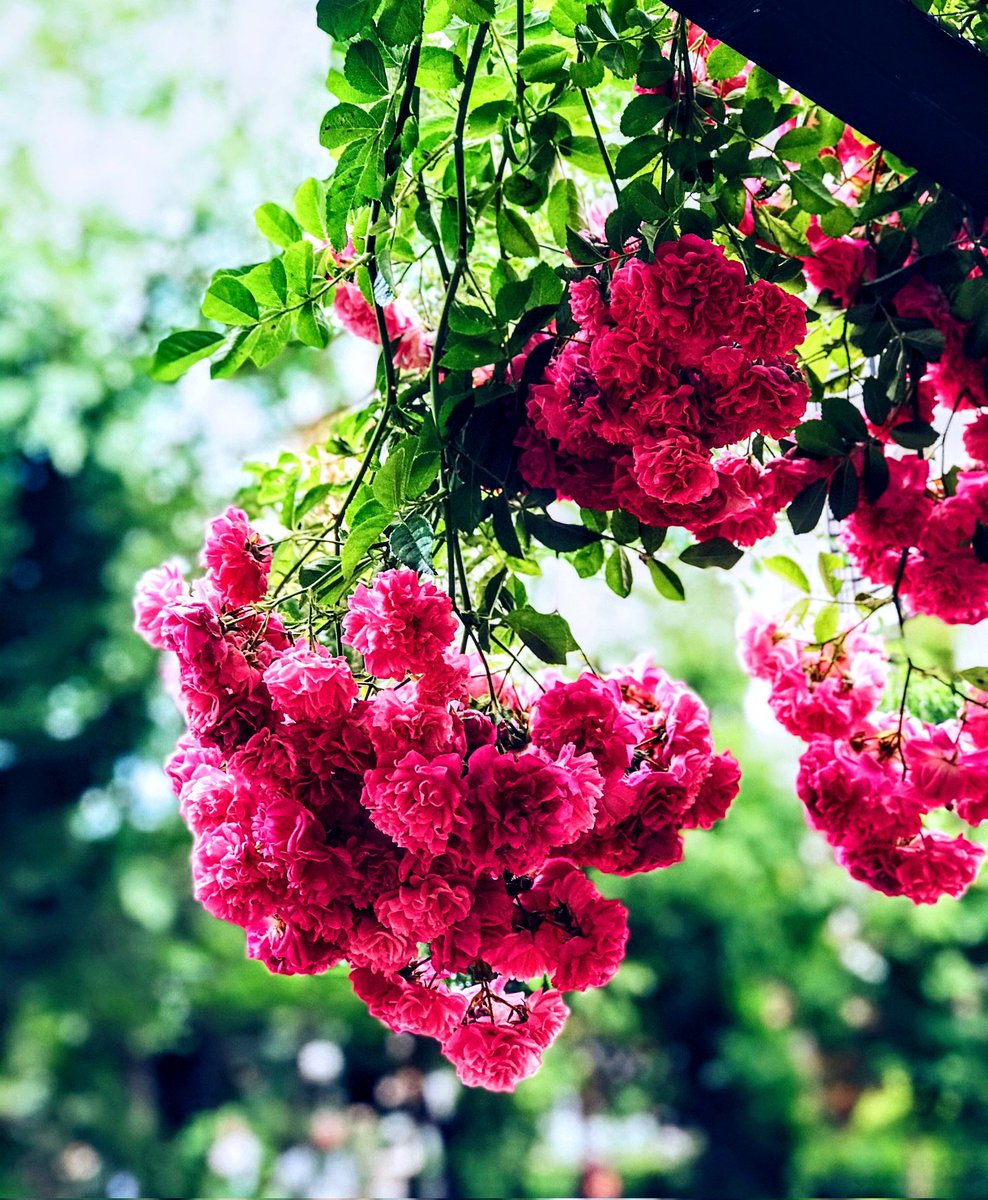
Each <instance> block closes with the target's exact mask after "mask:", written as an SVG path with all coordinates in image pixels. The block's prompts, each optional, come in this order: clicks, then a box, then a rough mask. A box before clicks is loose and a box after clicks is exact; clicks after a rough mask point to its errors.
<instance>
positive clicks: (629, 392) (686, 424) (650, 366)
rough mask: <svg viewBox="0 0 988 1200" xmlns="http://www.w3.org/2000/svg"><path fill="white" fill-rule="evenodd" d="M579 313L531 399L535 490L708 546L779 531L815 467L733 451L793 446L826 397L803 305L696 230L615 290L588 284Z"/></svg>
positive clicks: (620, 278)
mask: <svg viewBox="0 0 988 1200" xmlns="http://www.w3.org/2000/svg"><path fill="white" fill-rule="evenodd" d="M569 301H570V307H571V309H572V313H573V317H574V319H575V320H576V321H577V323H578V325H579V333H578V334H577V336H576V337H574V338H572V339H569V340H568V341H566V342H565V343H564V344H563V346H562V348H561V349H560V351H559V353H558V355H557V356H556V357H555V358H554V359H553V361H552V363H551V364H550V366H549V369H548V372H547V376H546V381H545V382H544V383H539V384H537V385H535V386H533V387H531V388H530V389H529V391H528V400H527V414H528V420H529V422H530V424H529V425H528V426H526V427H525V428H523V430H522V431H521V434H520V435H519V445H520V447H521V451H522V453H521V458H520V464H519V466H520V470H521V474H522V476H523V478H524V479H525V480H526V482H527V483H529V484H530V485H532V486H533V487H539V488H552V489H554V490H555V491H556V493H557V495H559V496H562V497H565V498H566V499H570V500H575V501H576V502H577V503H578V504H580V505H582V506H583V507H585V508H596V509H614V508H624V509H626V510H627V511H628V512H631V513H633V514H634V515H635V516H636V517H638V519H639V520H641V521H642V522H643V523H644V524H646V525H656V526H661V527H668V526H671V525H678V526H682V527H684V528H686V529H688V530H689V531H690V532H692V533H694V534H695V535H696V536H697V537H698V538H699V539H700V540H705V539H707V538H710V537H715V536H723V535H724V534H725V533H726V534H727V535H728V536H732V535H733V536H734V537H736V538H738V539H739V540H742V541H744V542H745V544H750V543H751V541H753V540H755V539H756V538H757V537H760V536H766V535H767V534H768V533H771V532H772V530H773V529H774V527H775V522H774V515H775V513H776V512H778V511H779V509H781V508H783V507H784V506H785V504H786V503H787V502H788V501H789V500H791V499H792V497H793V495H794V494H795V492H796V491H798V490H799V487H800V486H801V485H802V484H803V483H804V482H806V480H805V477H804V475H803V474H802V468H800V467H798V466H796V465H795V464H792V463H790V462H787V461H784V460H780V461H779V462H778V463H777V464H776V465H775V466H773V467H772V468H771V469H769V470H762V469H760V467H759V466H758V464H757V463H753V462H751V461H749V460H748V458H747V456H746V455H739V454H738V453H736V452H735V453H726V454H725V453H720V454H718V453H717V452H718V451H721V452H723V451H724V450H725V449H726V448H727V447H732V446H735V445H737V444H738V443H743V442H746V441H747V440H748V439H749V438H751V437H753V436H754V435H756V434H760V435H762V436H763V437H772V438H782V437H785V436H787V435H788V434H789V433H791V431H792V429H793V428H794V427H795V425H797V424H798V422H799V420H800V418H801V417H802V415H803V413H804V411H805V409H806V403H807V400H808V399H809V394H810V393H809V388H808V387H807V385H806V382H805V380H804V379H803V377H802V375H801V374H800V372H799V370H798V369H797V366H796V359H795V356H794V354H793V353H792V352H793V350H794V349H795V348H796V346H798V345H799V344H800V343H801V342H802V341H803V339H804V337H805V336H806V317H805V311H804V306H803V304H802V302H801V301H800V300H799V299H797V298H796V297H795V296H792V295H790V294H789V293H787V292H785V291H783V290H782V289H781V288H779V287H776V286H774V285H773V284H771V283H766V282H765V281H762V280H759V281H757V282H755V283H753V284H749V283H747V282H746V280H745V272H744V268H743V267H742V265H741V264H740V263H739V262H735V261H732V260H731V259H729V258H727V257H726V255H725V254H724V251H723V249H722V248H721V247H720V246H716V245H714V244H713V243H711V242H709V241H705V240H704V239H702V238H699V237H696V236H694V235H692V234H687V235H686V236H685V237H683V238H680V239H679V240H678V241H675V242H665V243H663V244H661V245H657V246H656V247H655V251H654V255H653V256H652V257H651V258H650V259H649V261H647V262H645V261H642V259H640V258H631V259H628V261H626V262H624V263H623V264H622V265H621V266H619V267H618V268H617V269H616V270H615V271H614V272H613V273H612V274H611V276H610V278H609V280H607V281H606V282H605V281H603V280H601V278H600V277H599V276H598V275H597V274H592V275H589V276H587V277H585V278H584V279H581V280H580V281H579V282H577V283H574V284H573V285H572V287H571V288H570V293H569ZM793 482H795V487H792V486H791V484H792V483H793ZM749 527H750V529H751V530H752V531H753V536H750V537H749V536H746V535H747V532H748V528H749Z"/></svg>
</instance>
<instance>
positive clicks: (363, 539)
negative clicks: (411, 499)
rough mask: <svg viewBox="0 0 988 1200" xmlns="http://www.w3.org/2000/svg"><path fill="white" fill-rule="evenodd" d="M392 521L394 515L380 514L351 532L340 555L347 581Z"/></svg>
mask: <svg viewBox="0 0 988 1200" xmlns="http://www.w3.org/2000/svg"><path fill="white" fill-rule="evenodd" d="M392 519H393V514H392V513H380V514H378V515H376V516H373V517H370V518H369V519H368V520H366V521H361V523H360V524H359V525H358V526H357V527H356V529H353V530H351V532H350V533H349V535H348V536H347V539H346V541H345V542H344V544H343V551H342V553H341V554H340V566H341V567H342V568H343V574H344V576H345V577H346V578H347V579H349V578H350V577H351V576H352V575H353V574H354V572H355V571H356V570H357V569H358V567H359V566H360V563H361V560H362V559H363V557H364V555H365V554H366V553H367V551H368V550H369V549H370V548H371V546H373V545H374V543H375V542H376V541H378V539H379V538H380V537H381V535H382V534H383V533H384V531H385V529H387V527H388V526H389V525H390V524H391V521H392Z"/></svg>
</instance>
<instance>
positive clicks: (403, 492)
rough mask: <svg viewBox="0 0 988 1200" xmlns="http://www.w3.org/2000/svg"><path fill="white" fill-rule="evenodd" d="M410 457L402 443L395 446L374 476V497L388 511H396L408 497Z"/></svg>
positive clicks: (410, 468)
mask: <svg viewBox="0 0 988 1200" xmlns="http://www.w3.org/2000/svg"><path fill="white" fill-rule="evenodd" d="M410 458H411V456H410V455H409V453H408V449H407V448H406V447H405V446H404V445H399V446H396V447H395V448H394V449H393V450H392V451H391V453H390V454H389V455H388V457H387V459H386V460H385V461H384V463H383V464H382V466H381V467H380V469H379V470H378V472H377V474H376V475H375V476H374V498H375V499H376V500H378V501H379V502H380V503H381V504H382V505H383V506H384V508H385V509H387V510H388V512H392V513H394V512H397V511H398V509H399V508H400V507H401V506H402V504H403V503H404V502H405V500H406V499H407V497H408V480H409V476H410V475H411V470H412V464H411V462H410V461H409V460H410Z"/></svg>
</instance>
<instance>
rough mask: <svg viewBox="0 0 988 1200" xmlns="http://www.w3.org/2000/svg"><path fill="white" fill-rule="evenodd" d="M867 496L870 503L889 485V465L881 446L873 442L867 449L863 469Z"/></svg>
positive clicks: (862, 476) (862, 479)
mask: <svg viewBox="0 0 988 1200" xmlns="http://www.w3.org/2000/svg"><path fill="white" fill-rule="evenodd" d="M861 482H862V483H863V484H864V490H865V496H867V498H868V500H869V502H870V503H872V504H874V503H875V501H876V500H877V499H878V498H879V497H880V496H881V495H882V493H883V492H884V491H885V489H886V488H887V487H888V485H889V466H888V463H887V462H886V461H885V454H884V453H883V451H882V448H881V446H879V445H876V444H875V443H874V442H872V443H871V444H870V445H869V446H868V447H867V448H866V450H865V458H864V467H863V469H862V471H861Z"/></svg>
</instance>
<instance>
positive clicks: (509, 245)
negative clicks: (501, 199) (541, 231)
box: [497, 208, 539, 258]
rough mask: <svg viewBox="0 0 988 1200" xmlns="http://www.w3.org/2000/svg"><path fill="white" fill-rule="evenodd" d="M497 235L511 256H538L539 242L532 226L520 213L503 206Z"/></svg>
mask: <svg viewBox="0 0 988 1200" xmlns="http://www.w3.org/2000/svg"><path fill="white" fill-rule="evenodd" d="M497 236H498V241H499V242H500V243H501V248H502V249H503V251H504V253H505V254H507V255H508V257H509V258H538V257H539V244H538V242H537V241H536V240H535V234H534V233H532V229H531V226H530V225H529V223H528V222H527V221H526V220H525V218H524V217H523V216H521V214H520V213H516V212H514V211H513V210H512V209H510V208H502V209H501V211H500V212H499V213H498V214H497Z"/></svg>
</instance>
